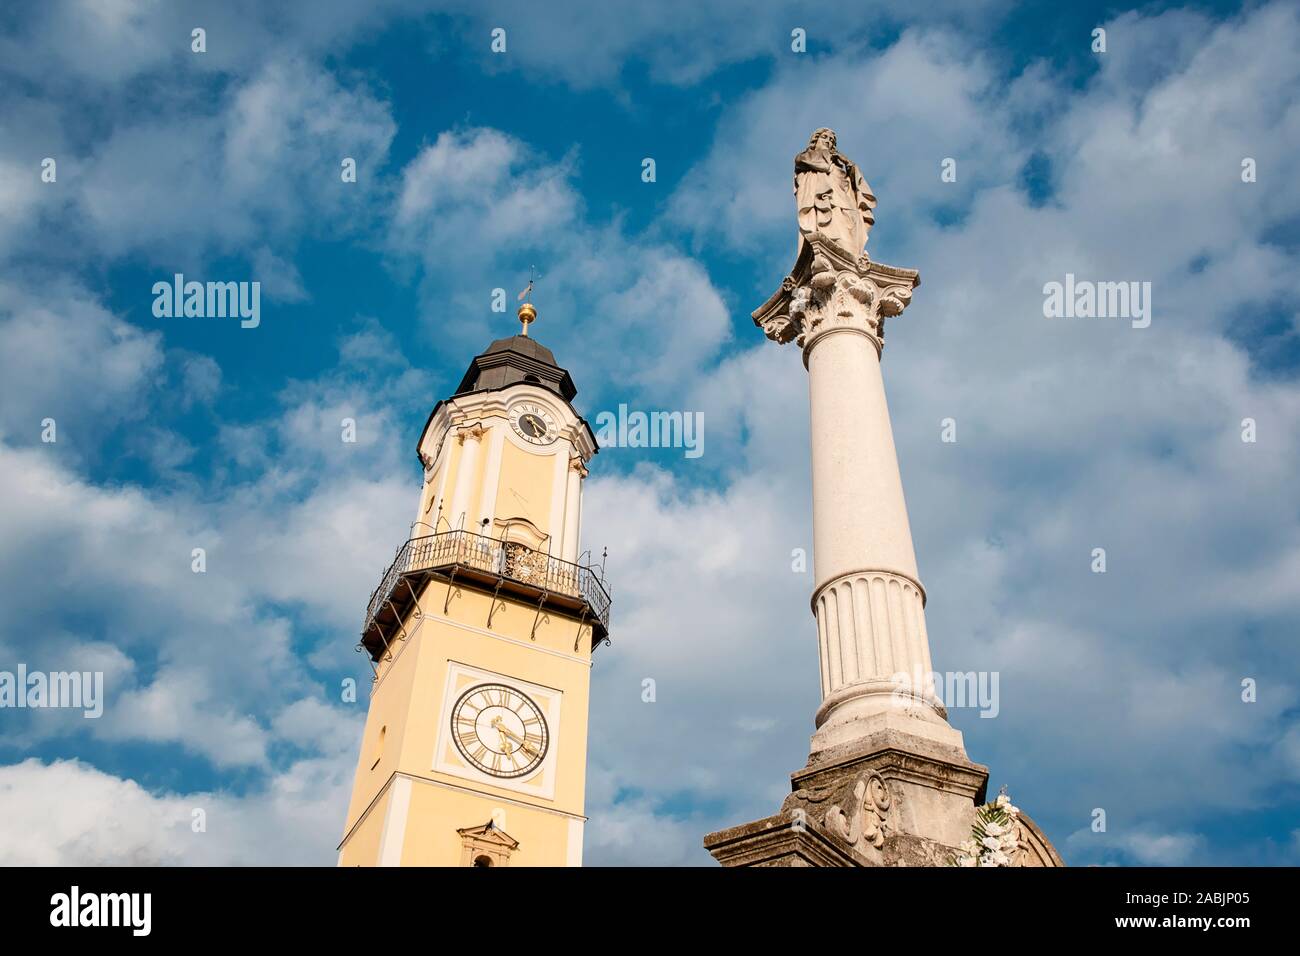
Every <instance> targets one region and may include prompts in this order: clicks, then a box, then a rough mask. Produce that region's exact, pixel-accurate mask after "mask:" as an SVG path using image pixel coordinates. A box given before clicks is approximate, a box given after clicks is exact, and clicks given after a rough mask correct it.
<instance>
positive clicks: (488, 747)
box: [339, 303, 610, 866]
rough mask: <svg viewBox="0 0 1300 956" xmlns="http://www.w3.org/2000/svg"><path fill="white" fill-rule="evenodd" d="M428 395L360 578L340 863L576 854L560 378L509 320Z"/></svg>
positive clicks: (561, 861) (570, 443) (573, 678)
mask: <svg viewBox="0 0 1300 956" xmlns="http://www.w3.org/2000/svg"><path fill="white" fill-rule="evenodd" d="M536 317H537V313H536V310H535V309H534V308H533V306H532V305H531V304H529V303H525V304H524V305H523V306H522V307H521V308H520V310H519V318H520V321H521V322H522V323H523V329H522V332H521V334H519V335H515V336H512V337H510V338H505V339H499V340H497V341H495V342H493V343H492V344H491V345H489V346H488V348H487V350H486V351H484V352H483V353H482V354H481V355H478V356H477V357H476V358H475V359H474V360H473V361H472V362H471V363H470V367H469V370H468V371H467V372H466V373H465V377H464V378H463V379H462V380H461V383H460V386H459V387H458V388H457V389H456V391H455V393H454V394H453V395H451V396H450V397H449V398H446V399H444V400H443V401H440V402H439V403H438V404H437V405H436V406H434V409H433V412H432V413H431V414H430V416H429V420H428V422H427V423H426V424H425V426H424V431H423V433H422V434H421V436H420V441H419V444H418V446H417V451H418V454H419V458H420V462H421V464H422V465H423V468H424V484H423V488H422V489H421V492H420V502H419V507H418V512H417V514H416V518H415V521H414V523H413V524H412V530H411V536H410V539H409V540H408V541H406V543H405V544H403V545H402V546H401V547H400V548H398V550H397V554H396V557H395V559H394V561H393V563H392V565H391V566H390V567H389V568H388V569H387V571H386V572H385V574H384V576H383V579H382V580H381V581H380V582H379V586H378V587H377V588H376V589H375V591H374V593H373V594H372V595H371V598H370V601H369V604H368V606H367V608H366V614H365V621H364V623H363V626H362V631H361V641H360V643H359V644H358V645H357V647H358V649H359V650H360V651H362V652H364V653H365V654H366V655H367V656H368V657H369V659H370V663H371V667H372V670H373V684H372V687H371V694H370V708H369V713H368V716H367V719H366V728H365V733H364V736H363V738H362V742H361V754H360V757H359V759H358V761H357V770H356V780H355V783H354V785H353V790H352V800H351V804H350V805H349V807H348V816H347V822H346V825H345V828H344V833H343V840H342V842H341V843H340V844H339V864H340V865H341V866H578V865H581V863H582V837H583V825H584V823H585V821H586V817H585V816H584V815H583V792H584V787H585V782H586V764H587V704H588V691H589V685H590V678H591V665H592V652H593V651H594V649H595V648H596V646H597V645H598V644H600V643H602V642H606V643H607V641H606V637H607V634H608V628H609V605H610V599H609V593H608V591H607V590H606V586H605V582H604V574H603V568H594V567H592V562H591V561H590V559H589V558H588V557H587V556H586V555H585V554H582V553H580V549H579V544H578V541H579V539H578V535H579V528H580V526H581V513H582V485H583V480H584V479H585V478H586V476H587V463H588V462H589V461H590V460H591V457H592V456H593V455H595V454H596V452H597V450H598V449H597V445H596V440H595V436H594V435H593V434H592V431H591V428H590V426H589V425H588V424H587V422H586V421H585V420H584V419H583V418H582V416H580V415H579V414H578V413H577V411H576V410H575V409H574V407H573V405H572V404H571V403H572V401H573V398H574V396H575V395H576V394H577V389H576V388H575V387H574V384H573V380H572V379H571V378H570V377H569V373H568V372H566V371H565V370H564V369H562V368H560V367H559V365H557V364H556V361H555V356H554V355H553V354H552V353H551V351H550V350H549V349H547V348H546V347H544V346H543V345H541V344H540V343H538V342H537V341H536V340H535V339H533V338H530V337H529V335H528V325H529V323H530V322H532V321H533V320H534V319H535V318H536Z"/></svg>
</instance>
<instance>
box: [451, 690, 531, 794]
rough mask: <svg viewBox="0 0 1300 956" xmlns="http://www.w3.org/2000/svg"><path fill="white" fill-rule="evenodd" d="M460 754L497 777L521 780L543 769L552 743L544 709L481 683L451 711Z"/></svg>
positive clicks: (523, 696)
mask: <svg viewBox="0 0 1300 956" xmlns="http://www.w3.org/2000/svg"><path fill="white" fill-rule="evenodd" d="M451 733H452V738H453V739H454V740H455V741H456V749H457V750H459V751H460V753H461V756H463V757H464V758H465V759H466V760H468V761H469V762H470V763H471V764H473V765H474V766H475V767H477V768H478V769H479V770H482V771H483V772H484V773H486V774H491V775H492V776H494V777H522V776H524V775H525V774H528V773H531V772H532V771H534V770H536V769H537V768H538V767H540V766H541V764H542V761H543V760H544V759H546V750H547V748H548V747H550V745H551V734H550V731H549V729H548V728H547V726H546V718H545V717H543V716H542V709H541V708H540V707H538V706H537V704H536V703H535V702H534V701H533V699H532V698H531V697H529V696H528V695H527V694H525V693H523V692H522V691H519V690H516V689H515V688H513V687H507V686H506V685H505V684H477V685H475V686H474V687H471V688H469V690H467V691H465V693H463V694H461V695H460V699H459V700H457V701H456V706H455V707H453V708H452V710H451Z"/></svg>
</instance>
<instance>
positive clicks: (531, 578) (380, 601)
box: [361, 531, 610, 646]
mask: <svg viewBox="0 0 1300 956" xmlns="http://www.w3.org/2000/svg"><path fill="white" fill-rule="evenodd" d="M421 572H434V573H436V572H446V573H448V574H452V573H461V572H467V573H468V576H470V577H476V578H479V579H487V580H491V581H495V582H496V583H497V586H498V589H499V588H500V586H501V585H503V584H507V583H508V584H510V585H511V586H512V587H511V590H512V591H522V592H524V593H526V594H528V595H529V597H532V595H534V594H536V595H538V596H539V599H540V601H541V602H543V603H544V602H546V601H547V599H548V598H553V599H555V601H556V603H572V604H573V605H574V606H582V605H585V609H586V611H587V614H588V616H589V620H590V621H591V623H592V625H593V626H594V627H597V628H599V630H600V632H601V634H600V636H601V637H604V635H605V634H607V633H608V630H609V605H610V597H609V592H608V591H607V590H606V589H605V584H604V581H603V580H602V578H601V576H600V574H599V572H598V569H595V568H591V567H587V566H585V565H581V564H575V563H573V562H572V561H562V560H560V559H559V558H553V557H551V556H550V555H548V554H546V553H545V552H542V551H536V550H534V549H532V548H529V547H526V546H525V545H522V544H517V543H515V542H511V541H500V540H498V539H496V538H489V537H487V536H485V535H480V534H474V533H473V532H469V531H444V532H442V533H441V534H431V535H425V536H424V537H420V538H411V539H410V540H409V541H407V542H406V543H405V544H403V545H402V546H401V547H400V548H398V549H397V556H396V558H395V559H394V560H393V563H392V564H391V565H390V566H389V568H388V570H387V571H386V572H385V573H384V577H383V579H382V580H381V581H380V582H379V587H377V588H375V590H374V593H373V594H371V595H370V601H369V603H368V604H367V606H366V621H365V625H364V626H363V627H362V629H361V630H362V641H363V643H367V642H366V637H367V636H368V635H369V634H370V632H371V631H372V630H373V629H374V628H375V627H376V620H377V619H378V618H379V617H380V616H381V614H382V613H383V611H384V609H385V607H386V606H389V607H391V606H392V605H393V600H394V596H395V595H396V594H399V593H401V592H400V585H401V582H402V580H403V578H406V577H407V576H408V575H414V574H419V573H421ZM411 597H412V598H413V597H414V595H413V594H412V595H411ZM566 599H567V602H566ZM367 646H368V644H367Z"/></svg>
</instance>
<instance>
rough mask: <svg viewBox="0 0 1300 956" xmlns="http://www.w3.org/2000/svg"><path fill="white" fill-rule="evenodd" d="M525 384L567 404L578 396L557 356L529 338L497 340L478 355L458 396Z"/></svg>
mask: <svg viewBox="0 0 1300 956" xmlns="http://www.w3.org/2000/svg"><path fill="white" fill-rule="evenodd" d="M523 382H528V383H531V384H533V385H538V386H540V387H541V388H544V389H547V390H548V391H551V392H554V393H555V394H556V395H559V396H560V397H561V398H563V399H564V400H565V401H566V402H568V401H572V400H573V397H574V396H575V395H577V394H578V389H577V386H575V385H574V384H573V379H572V378H570V377H569V373H568V372H566V371H565V370H564V369H562V368H560V366H559V365H557V364H556V363H555V354H554V353H553V352H551V350H550V349H548V348H547V347H546V346H545V345H543V344H542V343H541V342H538V341H537V340H536V339H533V338H529V337H528V336H527V335H512V336H510V337H509V338H504V339H497V340H496V341H495V342H493V343H492V344H491V345H489V346H488V347H487V348H486V349H484V350H483V352H482V353H481V354H479V355H476V356H475V357H474V360H473V361H472V362H470V363H469V369H468V370H466V372H465V377H464V378H462V379H461V380H460V386H459V387H458V388H457V389H456V391H455V394H456V395H463V394H465V393H466V392H481V391H485V390H489V389H491V390H495V389H499V388H507V387H508V386H510V385H517V384H520V383H523Z"/></svg>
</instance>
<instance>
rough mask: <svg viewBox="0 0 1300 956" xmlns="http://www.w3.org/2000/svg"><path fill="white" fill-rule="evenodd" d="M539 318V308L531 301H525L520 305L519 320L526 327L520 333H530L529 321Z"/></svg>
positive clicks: (525, 334)
mask: <svg viewBox="0 0 1300 956" xmlns="http://www.w3.org/2000/svg"><path fill="white" fill-rule="evenodd" d="M536 319H537V310H536V309H534V308H533V304H532V303H531V302H525V303H524V304H523V305H521V306H520V307H519V322H520V324H521V325H522V326H523V327H524V328H523V331H522V332H521V333H520V335H524V336H527V335H528V323H529V322H533V321H535V320H536Z"/></svg>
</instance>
